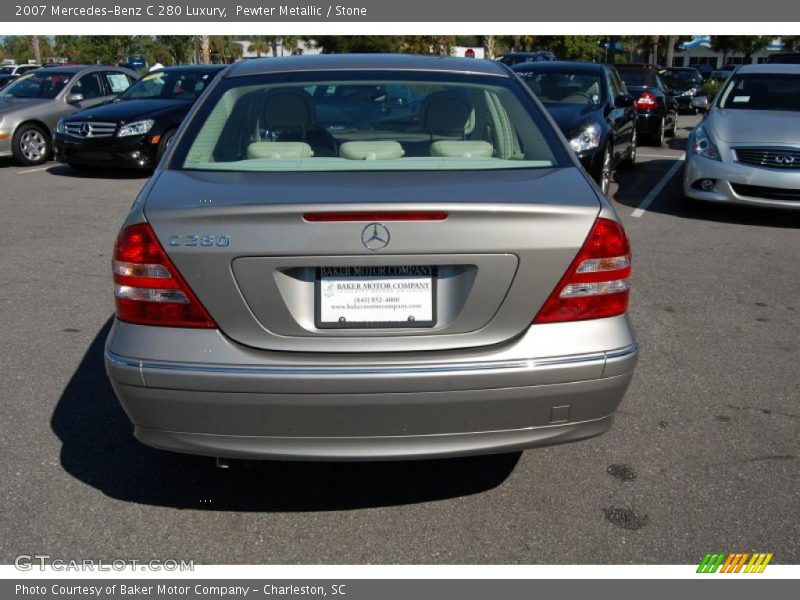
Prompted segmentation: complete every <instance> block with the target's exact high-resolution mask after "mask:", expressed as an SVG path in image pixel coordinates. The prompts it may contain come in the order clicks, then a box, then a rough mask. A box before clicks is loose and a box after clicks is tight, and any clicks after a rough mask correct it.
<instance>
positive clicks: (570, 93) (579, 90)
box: [513, 61, 637, 194]
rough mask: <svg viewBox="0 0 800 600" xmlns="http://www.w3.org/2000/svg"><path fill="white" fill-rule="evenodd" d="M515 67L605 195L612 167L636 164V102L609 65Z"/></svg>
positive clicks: (561, 64)
mask: <svg viewBox="0 0 800 600" xmlns="http://www.w3.org/2000/svg"><path fill="white" fill-rule="evenodd" d="M513 70H514V71H516V72H517V74H518V75H519V76H520V77H521V78H522V80H523V81H524V82H525V83H526V84H527V86H528V87H529V88H530V89H531V91H532V92H533V93H534V94H535V95H536V97H537V98H539V100H540V101H541V102H542V104H544V107H545V108H546V109H547V112H549V113H550V116H551V117H553V120H555V122H556V123H557V124H558V126H559V128H560V129H561V132H562V133H563V134H564V136H565V137H566V138H567V140H568V141H569V145H570V146H571V147H572V149H573V150H574V151H575V153H576V154H577V155H578V158H579V160H580V161H581V164H582V165H583V167H584V168H585V169H586V170H587V171H588V172H589V174H590V175H591V176H592V178H594V180H595V181H596V182H597V184H598V185H599V186H600V189H601V190H602V191H603V193H604V194H607V193H608V187H609V184H610V182H611V177H612V174H613V172H614V170H615V169H616V168H617V167H619V166H622V165H627V166H632V165H633V164H634V163H635V162H636V140H637V133H636V108H635V106H634V103H635V100H634V98H633V97H632V96H631V95H630V94H629V93H628V90H627V89H626V88H625V84H624V83H623V82H622V80H621V79H620V77H619V74H618V73H617V72H616V69H614V67H612V66H610V65H604V64H595V63H578V62H561V61H557V62H541V63H522V64H518V65H515V66H514V67H513Z"/></svg>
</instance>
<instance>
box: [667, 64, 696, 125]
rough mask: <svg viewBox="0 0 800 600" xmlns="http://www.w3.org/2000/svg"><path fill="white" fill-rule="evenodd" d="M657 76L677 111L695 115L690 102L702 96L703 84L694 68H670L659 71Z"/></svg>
mask: <svg viewBox="0 0 800 600" xmlns="http://www.w3.org/2000/svg"><path fill="white" fill-rule="evenodd" d="M658 74H659V75H661V78H662V79H663V81H664V83H665V84H666V85H667V88H668V89H669V92H670V94H672V97H673V98H675V102H676V103H677V105H678V111H679V112H681V111H682V112H686V113H691V114H696V113H697V109H696V108H695V107H694V106H692V100H693V99H694V97H695V96H702V95H703V85H704V82H703V76H702V75H701V74H700V71H698V70H697V69H695V68H694V67H670V68H667V69H660V70H659V71H658Z"/></svg>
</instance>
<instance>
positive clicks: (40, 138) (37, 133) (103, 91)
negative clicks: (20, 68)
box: [0, 66, 136, 165]
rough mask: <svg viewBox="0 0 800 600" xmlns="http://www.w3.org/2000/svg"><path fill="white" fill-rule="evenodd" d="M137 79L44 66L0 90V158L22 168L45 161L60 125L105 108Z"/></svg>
mask: <svg viewBox="0 0 800 600" xmlns="http://www.w3.org/2000/svg"><path fill="white" fill-rule="evenodd" d="M135 80H136V74H135V73H134V72H133V71H130V70H128V69H121V68H119V67H103V66H68V67H46V68H42V69H37V70H36V71H33V72H31V73H26V74H25V75H22V76H21V77H20V78H19V79H17V80H16V81H15V82H14V83H11V84H9V85H7V86H6V87H5V88H3V89H2V90H0V157H3V156H13V157H14V158H15V159H16V160H17V162H19V163H20V164H23V165H38V164H41V163H43V162H45V161H46V160H47V158H48V157H49V155H50V152H51V149H52V139H53V134H54V130H55V127H56V123H57V122H58V120H59V119H60V118H61V117H63V116H65V115H68V114H70V113H73V112H76V111H79V110H82V109H85V108H90V107H94V106H98V105H100V104H106V103H107V102H110V101H111V100H113V99H114V98H116V96H117V95H118V94H119V93H121V92H122V91H124V90H126V89H127V88H128V86H129V85H130V84H131V83H132V82H134V81H135Z"/></svg>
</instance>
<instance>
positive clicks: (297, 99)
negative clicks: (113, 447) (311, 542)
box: [105, 55, 638, 460]
mask: <svg viewBox="0 0 800 600" xmlns="http://www.w3.org/2000/svg"><path fill="white" fill-rule="evenodd" d="M113 271H114V282H115V292H114V293H115V297H116V311H117V314H116V319H115V322H114V325H113V328H112V330H111V333H110V335H109V338H108V342H107V346H106V355H105V356H106V367H107V371H108V373H109V375H110V377H111V380H112V383H113V386H114V389H115V391H116V393H117V395H118V396H119V399H120V400H121V402H122V405H123V406H124V408H125V410H126V412H127V414H128V416H129V417H130V418H131V420H132V421H133V423H134V425H135V435H136V437H137V438H138V439H139V440H141V441H142V442H144V443H145V444H149V445H152V446H155V447H158V448H163V449H167V450H172V451H178V452H187V453H194V454H204V455H210V456H217V457H226V458H262V459H307V460H324V459H328V460H370V459H371V460H376V459H405V458H430V457H445V456H456V455H463V454H479V453H490V452H505V451H514V450H520V449H523V448H529V447H533V446H538V445H543V444H553V443H559V442H567V441H573V440H578V439H582V438H586V437H590V436H593V435H597V434H600V433H602V432H604V431H606V430H607V429H608V428H609V426H610V424H611V419H612V415H613V413H614V411H615V409H616V407H617V405H618V404H619V402H620V400H621V399H622V397H623V395H624V393H625V390H626V388H627V387H628V384H629V382H630V380H631V377H632V375H633V371H634V366H635V363H636V359H637V353H638V345H637V341H636V337H635V335H634V332H633V330H632V328H631V324H630V322H629V320H628V317H627V315H626V310H627V306H628V295H629V280H630V275H631V252H630V248H629V243H628V239H627V236H626V234H625V232H624V230H623V229H622V227H621V226H620V224H619V222H618V219H617V217H616V215H615V213H614V211H613V209H612V208H611V206H610V205H609V203H608V201H607V200H606V199H605V198H604V197H603V196H602V194H601V193H600V192H599V190H598V188H597V187H596V186H595V185H594V184H593V183H592V182H591V180H590V179H589V177H588V176H587V175H586V173H585V172H584V171H583V170H582V169H581V168H580V165H579V163H578V161H577V159H576V157H575V156H574V155H573V154H572V153H571V151H570V150H569V147H568V146H567V144H566V141H565V140H564V138H563V137H562V136H561V134H560V133H559V132H558V130H557V128H556V126H555V125H554V123H553V122H552V121H551V120H550V118H549V117H548V116H547V115H546V113H545V111H544V109H543V108H542V106H541V104H540V103H539V102H538V101H537V100H536V99H535V98H534V96H533V95H532V94H531V93H530V91H529V90H528V89H527V87H526V86H525V85H524V83H523V82H522V81H521V80H520V79H518V78H517V76H516V75H515V74H514V73H513V72H512V71H511V70H510V69H508V67H505V66H504V65H501V64H498V63H494V62H490V61H475V60H470V59H458V58H433V57H412V56H395V55H392V56H382V55H372V56H370V55H362V56H347V55H339V56H333V55H323V56H309V57H291V58H286V59H275V58H270V59H265V60H253V61H241V62H239V63H237V64H235V65H233V66H232V67H229V68H228V69H227V70H226V71H225V72H223V73H222V74H220V75H219V76H218V77H217V79H215V81H214V82H212V84H211V85H210V86H209V88H208V89H207V90H206V91H205V92H204V94H203V96H202V97H201V98H200V100H199V101H198V102H197V104H196V105H195V107H194V108H193V109H192V112H191V113H190V114H189V115H188V117H187V119H186V121H185V122H184V124H183V125H182V127H181V129H180V131H179V132H178V134H177V135H176V137H175V142H174V143H173V144H172V145H171V147H170V148H169V149H168V150H167V153H166V154H165V156H164V159H163V160H162V162H161V163H160V165H159V167H158V169H157V170H156V172H155V174H154V176H153V177H152V178H151V179H150V181H149V182H148V183H147V184H146V185H145V186H144V188H143V190H142V191H141V193H140V195H139V197H138V199H137V200H136V202H135V203H134V205H133V207H132V210H131V212H130V214H129V216H128V218H127V220H126V222H125V223H124V225H123V228H122V230H121V232H120V234H119V237H118V240H117V244H116V248H115V251H114V261H113Z"/></svg>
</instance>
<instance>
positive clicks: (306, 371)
mask: <svg viewBox="0 0 800 600" xmlns="http://www.w3.org/2000/svg"><path fill="white" fill-rule="evenodd" d="M638 349H639V344H631V345H630V346H627V347H625V348H619V349H617V350H611V351H609V352H592V353H589V354H575V355H572V356H554V357H552V358H538V359H530V360H525V359H520V360H509V361H495V362H473V363H458V364H446V365H408V366H403V365H398V366H375V367H345V366H340V367H303V366H298V367H289V366H282V367H265V366H259V365H236V366H228V365H224V366H223V365H198V364H196V363H195V364H190V363H170V362H161V361H141V360H136V359H132V358H126V357H124V356H120V355H118V354H115V353H113V352H111V351H110V350H109V351H106V360H108V362H109V363H110V364H112V365H114V366H117V367H128V368H135V369H138V370H140V372H142V373H144V371H146V370H159V371H187V372H192V373H227V374H243V375H295V376H301V377H302V376H306V375H328V376H330V375H418V374H423V373H459V372H463V371H493V370H494V371H502V370H508V369H535V368H538V367H552V366H564V365H572V364H583V363H587V362H593V361H600V360H602V361H605V360H607V359H609V358H620V357H623V356H628V355H630V354H634V353H635V352H637V351H638Z"/></svg>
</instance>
